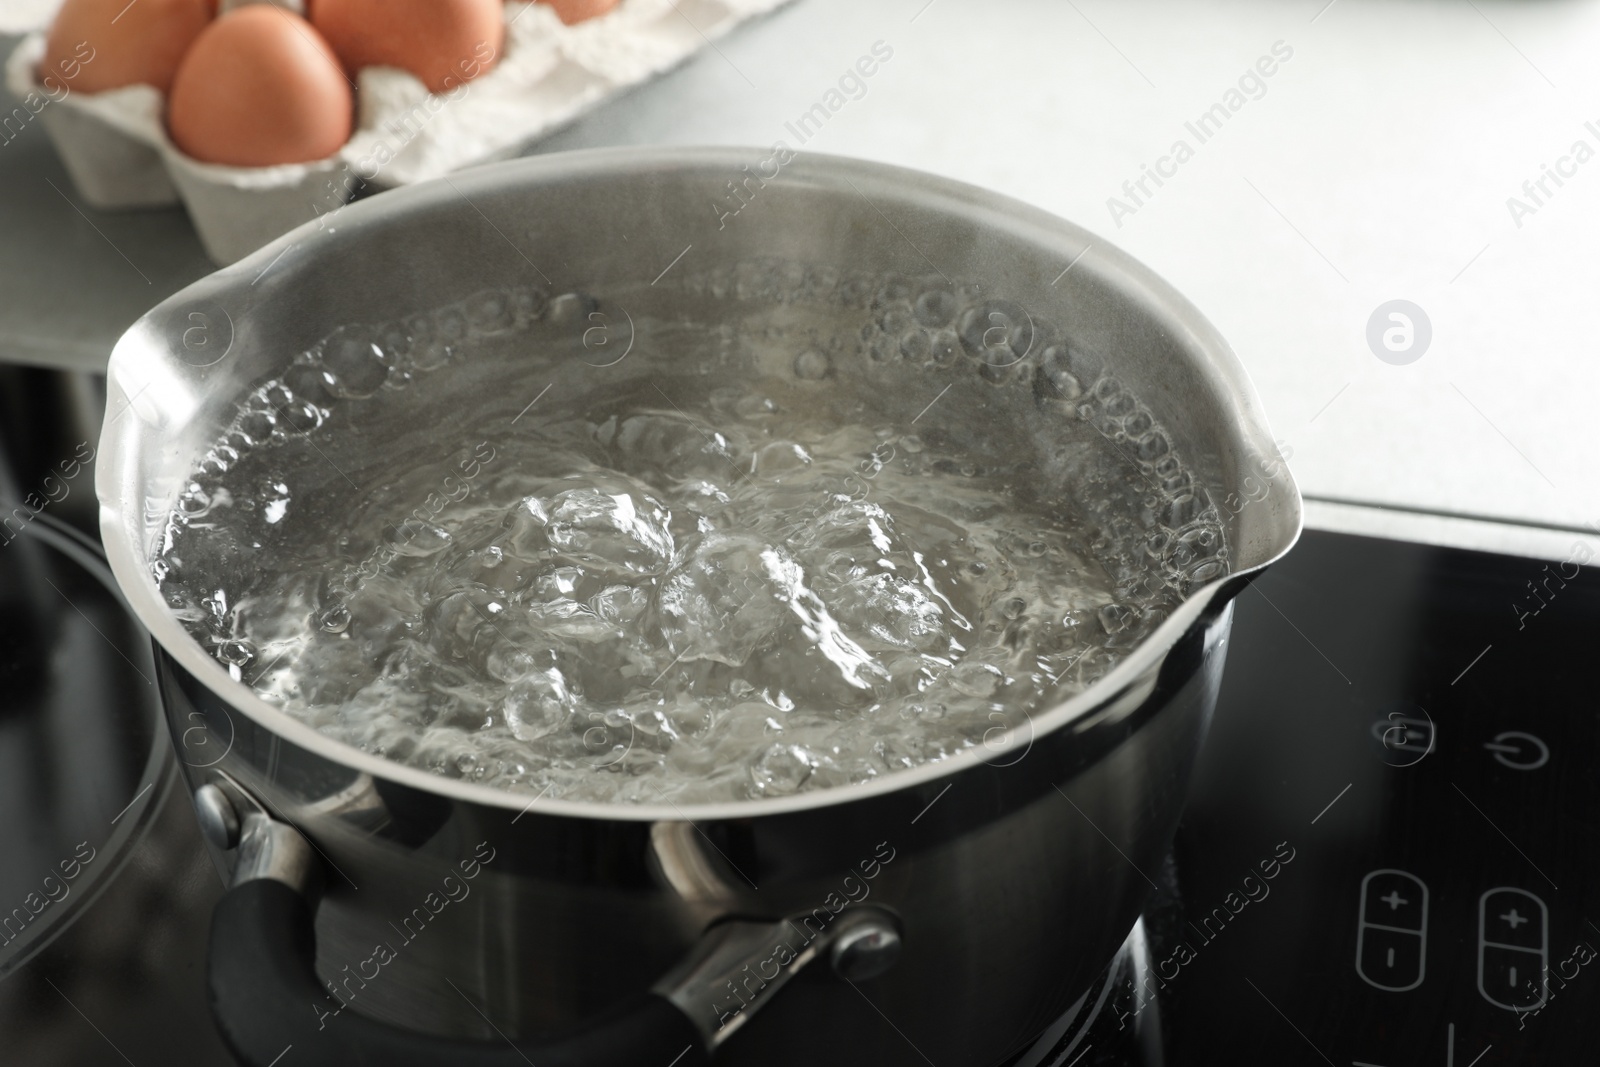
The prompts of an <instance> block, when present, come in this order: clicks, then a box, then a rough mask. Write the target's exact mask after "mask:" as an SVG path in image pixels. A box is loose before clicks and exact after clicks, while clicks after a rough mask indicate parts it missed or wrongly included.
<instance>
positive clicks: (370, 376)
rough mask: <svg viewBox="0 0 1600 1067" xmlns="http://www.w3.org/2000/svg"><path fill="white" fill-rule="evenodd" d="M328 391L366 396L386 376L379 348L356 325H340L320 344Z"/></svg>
mask: <svg viewBox="0 0 1600 1067" xmlns="http://www.w3.org/2000/svg"><path fill="white" fill-rule="evenodd" d="M322 366H323V367H324V368H325V369H326V371H327V375H326V377H325V379H324V380H325V381H326V382H327V386H328V391H329V392H331V393H333V395H334V396H337V397H340V398H342V399H346V400H359V399H362V398H364V397H369V396H371V395H372V394H373V393H376V392H377V391H378V390H379V389H381V388H382V387H383V383H384V381H385V379H387V378H388V377H389V367H388V363H387V361H386V360H385V358H384V354H383V349H381V348H379V347H378V345H377V343H376V342H375V341H374V340H373V338H372V335H371V334H370V333H369V332H368V331H367V330H366V329H365V328H364V327H359V326H341V327H339V329H337V330H335V331H334V332H333V333H332V334H331V335H329V337H328V340H327V341H326V342H325V343H324V344H323V346H322Z"/></svg>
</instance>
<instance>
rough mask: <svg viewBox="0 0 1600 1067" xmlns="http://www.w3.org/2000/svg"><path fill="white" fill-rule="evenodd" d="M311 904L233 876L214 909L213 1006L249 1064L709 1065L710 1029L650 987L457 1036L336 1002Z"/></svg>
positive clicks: (274, 885)
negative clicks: (555, 1023)
mask: <svg viewBox="0 0 1600 1067" xmlns="http://www.w3.org/2000/svg"><path fill="white" fill-rule="evenodd" d="M313 915H314V913H313V911H312V908H311V904H310V902H309V901H308V900H307V899H306V898H305V896H304V895H302V894H300V893H297V892H296V891H295V890H294V889H292V888H290V887H289V886H288V885H285V884H284V883H283V882H280V881H278V880H276V879H273V878H252V879H250V880H249V881H246V882H243V883H241V884H239V885H235V886H234V887H233V888H232V889H229V890H228V892H227V894H226V895H224V896H223V898H222V899H221V900H220V901H218V902H217V906H216V910H215V911H213V912H212V916H211V950H210V985H211V1011H212V1016H213V1017H214V1018H215V1020H216V1024H217V1029H218V1030H219V1031H220V1032H221V1034H222V1039H223V1041H224V1042H225V1043H226V1044H227V1046H228V1049H229V1050H230V1051H231V1052H232V1053H233V1055H234V1057H235V1058H236V1059H238V1061H239V1063H240V1064H241V1065H243V1067H271V1065H273V1064H278V1067H307V1065H324V1064H325V1065H327V1067H366V1065H369V1064H370V1065H372V1067H380V1065H381V1067H444V1065H450V1067H527V1065H528V1063H530V1062H532V1063H535V1064H538V1067H612V1065H623V1064H627V1065H629V1067H632V1065H636V1064H650V1065H654V1067H666V1065H667V1064H669V1063H674V1062H676V1064H677V1067H696V1065H698V1067H705V1065H707V1064H709V1063H710V1062H711V1055H710V1053H709V1052H708V1051H707V1049H706V1046H705V1039H704V1037H703V1036H702V1035H701V1033H700V1032H699V1030H697V1029H696V1028H695V1025H694V1024H693V1023H692V1022H690V1021H689V1017H688V1016H686V1015H684V1014H683V1012H681V1011H679V1010H678V1008H677V1007H675V1006H674V1005H673V1004H672V1003H671V1002H670V1001H668V1000H666V999H665V998H664V997H662V996H660V995H658V994H656V993H651V992H646V993H640V994H639V995H638V996H636V997H634V998H633V999H632V1000H630V1001H628V1002H627V1003H625V1004H622V1005H619V1006H617V1007H616V1008H614V1009H613V1010H611V1011H609V1012H607V1013H606V1014H605V1015H604V1016H603V1017H599V1018H595V1019H593V1020H591V1021H589V1022H588V1023H587V1024H586V1025H584V1026H583V1027H582V1028H581V1029H579V1030H576V1031H574V1032H572V1033H569V1034H567V1035H565V1036H562V1037H556V1038H553V1039H549V1040H544V1041H538V1042H518V1043H516V1044H513V1043H511V1042H510V1041H501V1042H481V1041H467V1040H450V1039H444V1038H438V1037H430V1036H427V1035H424V1034H418V1033H413V1032H411V1031H407V1030H400V1029H398V1028H396V1027H393V1026H389V1025H386V1024H384V1023H381V1022H378V1021H376V1020H373V1019H369V1018H367V1017H366V1016H362V1015H357V1014H356V1013H355V1012H354V1011H349V1010H347V1011H338V1007H339V1004H338V1002H337V1001H335V1000H333V999H332V998H331V997H330V996H329V994H328V992H327V990H326V989H324V988H323V985H322V983H321V982H320V981H319V980H318V979H317V973H316V970H315V968H314V967H313V960H314V959H315V958H316V940H315V936H314V934H313V932H312V919H313Z"/></svg>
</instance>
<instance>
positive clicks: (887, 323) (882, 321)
mask: <svg viewBox="0 0 1600 1067" xmlns="http://www.w3.org/2000/svg"><path fill="white" fill-rule="evenodd" d="M915 321H916V320H914V319H913V318H912V317H911V309H910V308H906V307H889V308H886V309H884V311H883V313H882V314H881V315H879V316H878V325H879V326H881V327H882V328H883V332H884V333H893V334H898V333H900V332H902V331H903V330H905V329H906V328H907V327H909V326H911V325H913V323H914V322H915Z"/></svg>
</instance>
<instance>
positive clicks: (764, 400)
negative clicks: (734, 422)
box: [733, 393, 778, 419]
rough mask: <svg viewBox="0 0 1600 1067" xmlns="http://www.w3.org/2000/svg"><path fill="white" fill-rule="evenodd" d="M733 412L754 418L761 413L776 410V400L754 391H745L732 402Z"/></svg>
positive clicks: (742, 416) (770, 412)
mask: <svg viewBox="0 0 1600 1067" xmlns="http://www.w3.org/2000/svg"><path fill="white" fill-rule="evenodd" d="M733 410H734V413H735V414H737V415H739V416H740V417H741V418H746V419H749V418H755V417H758V416H761V415H772V414H775V413H776V412H777V410H778V405H777V402H776V401H774V400H773V399H772V398H771V397H768V396H761V395H759V394H756V393H745V394H744V395H742V396H740V397H739V399H737V400H735V401H734V403H733Z"/></svg>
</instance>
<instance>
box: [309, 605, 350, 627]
mask: <svg viewBox="0 0 1600 1067" xmlns="http://www.w3.org/2000/svg"><path fill="white" fill-rule="evenodd" d="M317 625H318V626H319V627H321V628H322V629H323V630H325V631H327V632H328V633H330V634H342V633H344V632H345V630H346V629H348V628H349V626H350V609H349V608H347V607H345V606H344V605H343V604H338V605H335V606H334V607H331V608H329V609H328V610H327V611H324V612H323V613H322V615H321V616H320V617H319V618H318V619H317Z"/></svg>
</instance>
